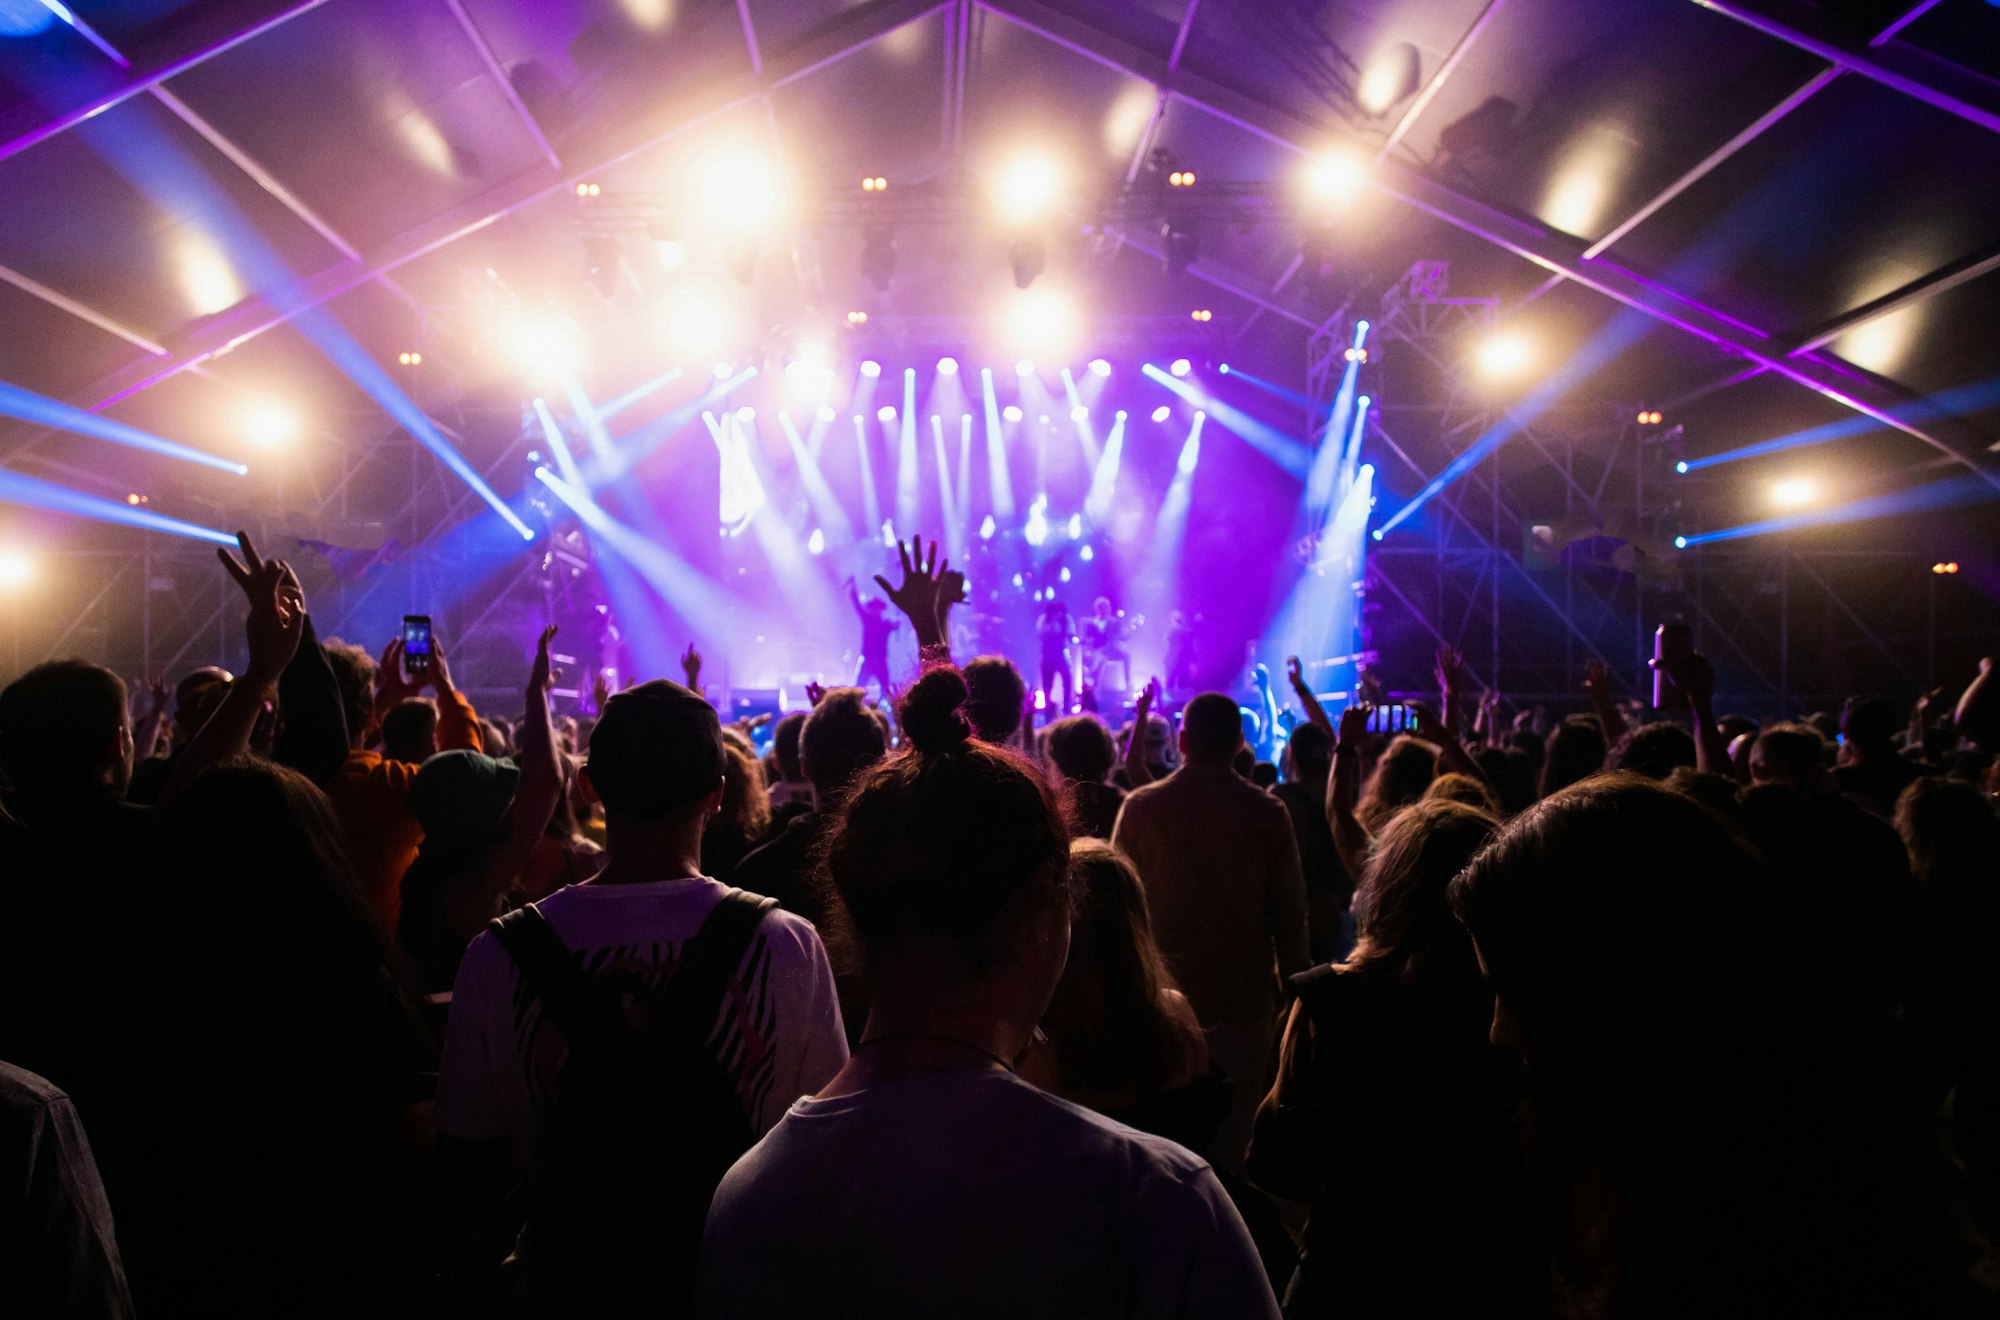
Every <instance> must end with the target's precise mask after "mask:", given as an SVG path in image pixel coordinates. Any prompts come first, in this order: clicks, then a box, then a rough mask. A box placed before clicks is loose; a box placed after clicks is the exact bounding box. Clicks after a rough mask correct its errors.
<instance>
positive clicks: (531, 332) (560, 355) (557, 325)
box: [500, 315, 576, 373]
mask: <svg viewBox="0 0 2000 1320" xmlns="http://www.w3.org/2000/svg"><path fill="white" fill-rule="evenodd" d="M500 339H501V342H502V343H503V344H504V345H505V346H506V349H507V356H509V357H510V358H512V359H513V360H514V365H515V367H516V368H518V369H519V370H521V371H524V372H530V373H532V372H540V371H547V370H550V369H551V368H555V369H560V368H564V367H567V366H569V365H570V364H571V363H572V362H573V361H574V360H575V356H576V335H575V332H574V331H573V330H571V329H570V327H569V326H568V325H566V324H564V323H563V322H561V321H557V320H552V319H548V318H543V317H534V316H525V315H516V316H510V317H508V318H507V319H506V320H505V321H503V322H502V323H501V325H500Z"/></svg>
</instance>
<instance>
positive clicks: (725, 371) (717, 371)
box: [712, 362, 736, 380]
mask: <svg viewBox="0 0 2000 1320" xmlns="http://www.w3.org/2000/svg"><path fill="white" fill-rule="evenodd" d="M712 374H713V375H714V376H715V378H716V379H717V380H728V379H729V378H730V377H731V376H733V375H735V374H736V368H735V367H733V366H731V365H730V364H729V363H727V362H718V363H716V364H715V368H714V371H713V373H712Z"/></svg>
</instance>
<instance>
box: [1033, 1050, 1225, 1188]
mask: <svg viewBox="0 0 2000 1320" xmlns="http://www.w3.org/2000/svg"><path fill="white" fill-rule="evenodd" d="M995 1076H996V1078H999V1077H1004V1078H1005V1080H1006V1081H1007V1082H1009V1083H1011V1084H1012V1085H1011V1088H1010V1092H1009V1093H1008V1094H1009V1096H1010V1099H1011V1102H1012V1104H1013V1105H1014V1106H1016V1107H1018V1108H1020V1109H1024V1110H1028V1111H1031V1112H1033V1113H1035V1114H1036V1115H1037V1116H1038V1117H1039V1118H1040V1120H1041V1123H1042V1125H1043V1127H1044V1129H1045V1131H1046V1133H1047V1136H1048V1138H1049V1141H1048V1145H1049V1146H1051V1147H1054V1148H1056V1153H1059V1154H1060V1155H1061V1157H1062V1159H1063V1160H1064V1162H1065V1163H1066V1164H1067V1165H1068V1166H1069V1167H1070V1168H1072V1169H1074V1170H1076V1171H1077V1172H1079V1173H1081V1172H1083V1171H1084V1170H1085V1169H1088V1168H1090V1167H1092V1166H1093V1165H1094V1166H1096V1167H1097V1168H1098V1169H1099V1170H1100V1171H1102V1172H1103V1173H1105V1174H1108V1175H1113V1176H1118V1177H1123V1178H1127V1179H1130V1180H1131V1181H1133V1182H1143V1181H1147V1180H1149V1179H1152V1178H1157V1177H1164V1178H1169V1179H1172V1180H1175V1181H1185V1180H1189V1179H1197V1178H1200V1177H1201V1176H1202V1175H1203V1174H1205V1173H1207V1172H1208V1171H1209V1164H1208V1161H1207V1160H1205V1159H1203V1158H1202V1157H1201V1156H1199V1155H1197V1154H1195V1153H1194V1152H1193V1151H1191V1150H1189V1149H1188V1148H1187V1147H1185V1146H1182V1145H1179V1144H1177V1143H1175V1142H1172V1141H1169V1140H1167V1139H1166V1138H1165V1137H1157V1136H1154V1135H1153V1134H1152V1133H1150V1132H1141V1131H1139V1130H1138V1129H1137V1128H1132V1127H1127V1126H1126V1125H1125V1124H1123V1123H1120V1122H1119V1121H1118V1120H1117V1119H1115V1118H1107V1117H1105V1116H1104V1115H1103V1114H1100V1113H1098V1112H1097V1111H1096V1110H1094V1109H1086V1108H1084V1107H1083V1106H1082V1105H1079V1104H1075V1103H1073V1102H1071V1101H1068V1100H1065V1099H1063V1098H1062V1097H1061V1096H1055V1095H1050V1094H1049V1093H1048V1092H1046V1091H1043V1090H1041V1089H1040V1088H1039V1087H1036V1086H1033V1085H1031V1084H1030V1083H1028V1082H1024V1081H1022V1080H1021V1079H1019V1078H1018V1077H1013V1076H1011V1075H1005V1074H995Z"/></svg>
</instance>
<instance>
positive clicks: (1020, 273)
mask: <svg viewBox="0 0 2000 1320" xmlns="http://www.w3.org/2000/svg"><path fill="white" fill-rule="evenodd" d="M1048 262H1049V251H1048V248H1047V247H1046V246H1045V245H1044V244H1043V243H1042V240H1041V239H1039V238H1036V237H1035V236H1033V235H1032V234H1027V235H1023V236H1021V237H1020V238H1017V239H1015V240H1014V241H1013V242H1012V243H1009V244H1008V245H1007V264H1008V265H1009V266H1011V267H1013V270H1014V287H1015V288H1017V289H1025V288H1027V287H1028V286H1029V285H1030V284H1033V283H1034V282H1035V277H1036V276H1037V275H1040V274H1041V273H1042V268H1043V267H1044V266H1046V265H1048Z"/></svg>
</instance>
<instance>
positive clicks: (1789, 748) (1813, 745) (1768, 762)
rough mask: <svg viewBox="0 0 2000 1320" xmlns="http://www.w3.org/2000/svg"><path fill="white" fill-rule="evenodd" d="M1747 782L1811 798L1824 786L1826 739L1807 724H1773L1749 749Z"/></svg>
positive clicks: (1758, 736)
mask: <svg viewBox="0 0 2000 1320" xmlns="http://www.w3.org/2000/svg"><path fill="white" fill-rule="evenodd" d="M1750 782H1751V783H1753V784H1783V785H1785V786H1786V787H1788V788H1790V789H1792V790H1794V791H1795V792H1799V793H1803V794H1805V795H1806V796H1808V797H1812V796H1815V795H1817V794H1818V793H1820V792H1821V791H1823V790H1824V788H1825V787H1826V782H1827V775H1826V739H1824V738H1822V737H1820V733H1819V730H1818V729H1815V728H1814V727H1813V726H1812V725H1810V724H1793V723H1786V724H1773V725H1772V726H1771V727H1770V728H1768V729H1766V730H1764V731H1763V732H1762V733H1760V734H1758V735H1757V741H1756V742H1755V743H1754V744H1752V745H1751V748H1750Z"/></svg>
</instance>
